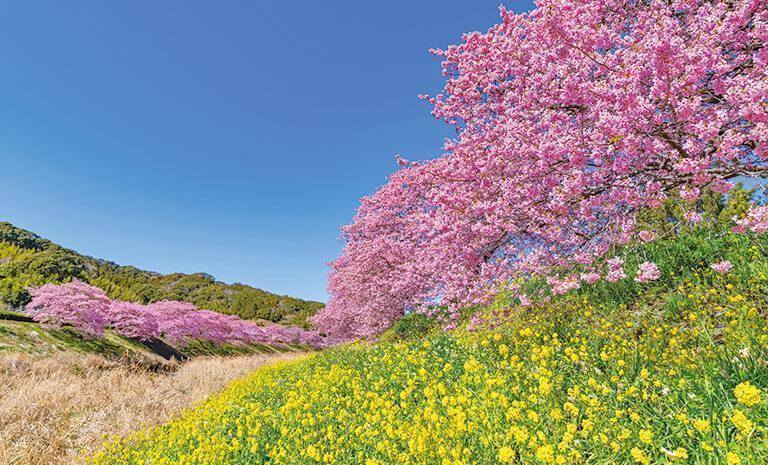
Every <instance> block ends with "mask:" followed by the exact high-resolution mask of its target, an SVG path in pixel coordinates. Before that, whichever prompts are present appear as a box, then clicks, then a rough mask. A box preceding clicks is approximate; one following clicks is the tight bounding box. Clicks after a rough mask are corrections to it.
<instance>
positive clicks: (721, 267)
mask: <svg viewBox="0 0 768 465" xmlns="http://www.w3.org/2000/svg"><path fill="white" fill-rule="evenodd" d="M709 267H710V268H712V269H713V270H715V271H717V272H718V273H721V274H728V273H729V272H730V271H731V269H732V268H733V263H731V262H729V261H728V260H724V261H721V262H717V263H713V264H711V265H709Z"/></svg>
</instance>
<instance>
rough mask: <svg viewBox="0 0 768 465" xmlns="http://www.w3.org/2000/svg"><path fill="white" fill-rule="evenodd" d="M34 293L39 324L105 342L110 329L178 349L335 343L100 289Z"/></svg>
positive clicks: (48, 288) (77, 286)
mask: <svg viewBox="0 0 768 465" xmlns="http://www.w3.org/2000/svg"><path fill="white" fill-rule="evenodd" d="M30 293H31V294H32V297H33V298H32V301H31V303H30V304H29V305H28V306H27V312H28V313H30V314H31V315H32V317H33V318H34V319H35V320H37V321H39V322H40V323H42V324H44V325H47V326H50V327H55V328H58V327H61V326H63V325H71V326H72V327H74V328H75V329H77V330H79V331H82V332H83V333H85V334H87V335H89V336H95V337H103V335H104V330H105V329H106V328H107V327H112V328H113V329H114V331H115V332H116V333H118V334H121V335H123V336H126V337H130V338H136V339H139V340H144V341H147V340H151V339H154V338H158V337H161V338H163V339H166V340H167V341H168V342H170V343H172V344H175V345H180V346H185V345H187V344H188V343H189V342H190V341H192V340H205V341H209V342H212V343H214V344H222V343H225V342H226V343H232V344H253V343H261V344H304V345H311V346H315V347H323V346H326V345H329V344H330V343H331V341H333V339H329V338H326V337H323V336H321V335H320V334H319V333H318V332H316V331H305V330H303V329H301V328H296V327H286V326H282V325H277V324H272V325H269V326H259V325H257V324H256V323H254V322H252V321H246V320H241V319H240V318H238V317H236V316H233V315H224V314H221V313H217V312H212V311H209V310H201V309H198V308H197V307H196V306H195V305H193V304H191V303H188V302H179V301H168V300H164V301H160V302H155V303H151V304H149V305H142V304H138V303H133V302H123V301H119V300H111V299H109V297H107V295H106V294H105V293H104V292H103V291H102V290H101V289H99V288H96V287H94V286H91V285H89V284H86V283H83V282H81V281H73V282H71V283H68V284H62V285H55V284H46V285H45V286H42V287H39V288H32V289H30Z"/></svg>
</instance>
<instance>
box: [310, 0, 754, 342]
mask: <svg viewBox="0 0 768 465" xmlns="http://www.w3.org/2000/svg"><path fill="white" fill-rule="evenodd" d="M766 39H768V3H766V2H765V1H763V0H733V1H728V2H724V1H722V2H718V1H705V0H669V1H666V0H665V1H661V0H650V1H643V2H638V1H633V0H584V1H578V2H574V1H571V0H539V1H538V2H537V8H536V9H534V10H533V11H531V12H530V13H526V14H514V13H513V12H510V11H506V10H504V9H503V8H502V10H501V22H500V23H499V24H497V25H495V26H493V27H491V28H490V29H489V30H488V31H487V32H485V33H480V32H474V33H470V34H466V35H465V36H464V38H463V42H462V43H461V44H459V45H453V46H450V47H448V48H447V49H446V50H438V51H435V53H436V54H437V55H439V56H441V57H443V59H444V62H443V70H444V75H445V77H446V84H445V88H444V90H443V92H442V93H441V94H439V95H437V96H434V97H425V98H427V99H428V100H429V102H431V104H432V105H433V106H434V111H433V113H434V115H435V116H436V117H438V118H440V119H443V120H445V121H446V122H447V123H449V124H451V125H454V126H455V128H456V132H457V136H456V138H455V139H453V140H450V141H448V142H447V143H446V146H445V148H446V153H445V154H444V155H443V156H441V157H440V158H437V159H434V160H431V161H427V162H418V163H417V162H408V161H406V160H403V159H399V162H400V163H401V164H402V165H403V168H402V169H401V170H399V171H397V172H396V173H395V174H393V175H392V176H391V177H390V179H389V182H388V183H387V184H386V185H385V186H383V187H381V188H380V189H379V190H378V191H377V192H376V193H375V194H374V195H372V196H370V197H366V198H364V199H362V201H361V205H360V207H359V210H358V212H357V214H356V216H355V218H354V221H353V223H352V224H350V225H349V226H346V227H345V228H344V229H343V238H344V239H345V241H346V247H345V249H344V251H343V254H342V256H341V257H340V258H339V259H337V260H336V261H335V262H333V263H332V274H331V276H330V279H329V285H328V288H329V293H330V296H331V298H330V302H329V305H328V306H327V308H326V309H325V310H324V311H322V312H320V314H319V315H318V316H317V317H316V318H315V320H314V322H315V323H316V324H317V325H318V327H320V328H321V329H323V330H327V331H337V332H339V333H342V334H347V335H349V336H350V337H359V336H367V335H371V334H376V333H378V332H380V331H381V329H382V328H386V327H387V326H389V325H390V324H391V323H392V322H393V321H395V319H397V318H399V317H400V316H401V315H402V314H403V313H404V312H407V311H410V310H413V309H419V308H424V307H429V308H436V306H439V307H440V308H442V309H445V310H447V312H448V313H449V314H452V315H453V316H456V315H457V313H456V310H457V309H458V308H459V307H460V306H466V305H467V304H484V303H487V302H488V300H489V299H490V298H492V296H493V295H495V292H496V291H497V290H498V288H499V287H501V286H503V285H506V284H507V283H509V282H510V281H512V280H513V279H514V278H515V277H517V276H520V275H521V274H528V273H543V272H546V271H547V270H548V269H550V268H551V267H552V266H560V265H563V264H567V263H574V262H576V263H581V264H584V265H588V264H590V263H592V262H594V261H595V259H596V258H597V257H601V256H604V255H605V254H607V253H609V252H610V250H611V248H612V246H615V245H621V244H624V243H626V242H627V241H630V240H632V239H634V238H635V237H637V236H638V235H640V234H639V233H640V231H638V228H637V222H636V215H637V212H638V211H640V210H642V209H644V208H656V207H659V206H660V205H662V204H663V203H664V202H665V201H666V200H667V199H669V198H670V196H672V195H679V196H680V197H681V198H682V199H683V200H684V201H687V202H691V201H693V200H695V199H697V198H698V197H699V196H700V195H701V193H702V192H703V191H704V190H712V191H715V192H721V193H722V192H728V191H729V190H730V189H731V187H732V186H733V184H732V182H731V181H730V180H732V179H733V178H734V177H736V176H740V175H765V174H766V172H768V169H767V165H766V161H767V159H768V138H767V137H766V135H767V134H768V110H767V108H768V104H767V103H766V102H767V99H768V74H767V73H768V47H765V46H764V44H765V42H766ZM763 213H766V212H765V210H764V209H760V208H758V209H755V210H753V211H752V212H750V215H749V217H748V218H747V219H746V220H745V221H746V222H747V223H749V224H750V226H751V227H752V230H753V231H758V230H768V227H765V226H764V225H765V224H768V221H764V220H763V218H764V216H763ZM686 217H687V219H688V221H690V223H692V224H693V223H698V222H699V221H700V220H701V215H700V214H699V213H698V212H696V211H691V212H689V213H688V214H687V215H686ZM766 217H768V216H766ZM640 237H641V239H642V240H645V241H648V240H652V239H653V234H652V233H643V234H642V235H640ZM623 273H624V272H623V271H622V270H621V268H620V267H617V268H615V269H612V270H610V271H609V273H608V276H607V278H608V279H623V277H624V276H623ZM651 275H652V273H651ZM651 275H643V278H645V276H651ZM589 278H590V279H592V278H594V275H591V274H590V275H589ZM568 279H569V278H568ZM568 286H571V284H568Z"/></svg>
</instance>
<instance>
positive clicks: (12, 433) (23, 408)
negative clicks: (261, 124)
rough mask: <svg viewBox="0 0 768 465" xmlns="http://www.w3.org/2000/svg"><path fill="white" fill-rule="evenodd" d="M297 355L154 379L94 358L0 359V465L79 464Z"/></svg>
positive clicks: (199, 364)
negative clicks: (110, 443)
mask: <svg viewBox="0 0 768 465" xmlns="http://www.w3.org/2000/svg"><path fill="white" fill-rule="evenodd" d="M301 355H303V354H298V353H286V354H259V355H247V356H240V357H229V358H223V357H204V358H197V359H193V360H191V361H189V362H186V363H184V364H181V365H180V366H179V367H178V368H177V369H175V370H173V371H167V372H159V373H153V372H150V371H147V370H146V369H143V368H140V367H137V366H127V365H125V364H121V363H119V362H114V361H109V360H107V359H105V358H102V357H99V356H95V355H82V354H74V353H58V354H55V355H52V356H49V357H45V358H42V359H41V358H33V357H31V356H26V355H3V356H0V464H8V465H16V464H23V465H27V464H39V465H45V464H67V463H80V462H81V461H82V458H83V454H84V453H86V454H87V453H89V452H91V451H93V450H94V449H95V448H97V447H98V446H99V445H100V444H102V442H103V436H104V435H113V434H117V435H125V434H127V433H129V432H131V431H135V430H137V429H140V428H142V427H144V426H149V425H156V424H159V423H162V422H166V421H168V420H169V419H171V418H172V417H175V416H177V415H178V414H179V413H181V412H182V411H183V410H184V409H185V408H188V407H190V406H192V405H193V404H194V403H196V402H198V401H200V400H202V399H204V398H205V397H207V396H209V395H210V394H212V393H214V392H217V391H219V390H220V389H221V388H222V387H224V386H225V385H226V384H227V383H228V382H229V381H231V380H233V379H235V378H238V377H241V376H243V375H245V374H246V373H248V372H250V371H252V370H254V369H256V368H258V367H259V366H261V365H264V364H267V363H271V362H273V361H277V360H285V359H290V358H295V357H298V356H301Z"/></svg>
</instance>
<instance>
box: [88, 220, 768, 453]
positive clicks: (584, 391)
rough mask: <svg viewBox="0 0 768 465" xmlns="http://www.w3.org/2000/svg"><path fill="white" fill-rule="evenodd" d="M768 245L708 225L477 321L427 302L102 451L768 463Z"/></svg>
mask: <svg viewBox="0 0 768 465" xmlns="http://www.w3.org/2000/svg"><path fill="white" fill-rule="evenodd" d="M767 245H768V243H767V242H766V239H765V238H759V239H758V238H750V237H747V236H739V235H734V234H730V233H727V234H722V235H721V234H714V233H712V231H708V230H697V231H693V232H690V233H686V234H683V235H682V236H680V237H679V238H674V239H673V240H663V241H657V242H654V243H653V244H650V245H647V246H645V247H643V248H642V250H640V251H639V253H640V254H642V255H643V256H647V257H648V259H650V260H654V261H655V262H656V263H658V265H659V268H660V270H661V277H660V278H659V279H658V280H654V281H650V282H645V283H640V282H637V281H635V280H632V279H624V280H622V281H619V282H615V283H606V282H601V283H597V284H590V285H585V286H583V287H582V288H581V289H579V290H577V291H574V292H570V293H568V294H566V295H563V296H558V297H555V298H553V300H552V301H550V302H542V303H539V304H536V305H535V306H534V307H524V306H520V305H518V304H516V303H515V301H516V300H515V299H512V298H509V297H508V296H505V295H503V294H502V295H501V296H500V297H499V299H498V301H497V303H496V304H495V305H493V306H492V307H490V308H488V309H485V310H482V311H481V312H480V313H479V315H482V316H483V317H484V319H483V321H484V323H483V324H478V325H475V326H476V329H475V330H469V329H468V328H466V320H465V324H464V325H462V327H461V328H460V329H458V330H456V331H450V332H443V331H440V330H439V329H438V328H437V327H434V328H433V329H432V330H430V329H429V327H430V326H431V325H430V324H429V322H428V321H427V320H425V319H424V318H423V317H422V316H420V315H417V314H413V315H412V316H407V317H405V318H403V319H402V320H400V321H399V322H398V323H397V324H396V325H395V327H394V328H392V330H390V332H389V333H388V334H387V337H385V338H383V340H382V341H381V342H379V343H378V344H375V345H369V344H352V345H346V346H342V347H338V348H336V349H332V350H328V351H325V352H323V353H320V354H317V355H315V356H313V357H311V358H309V359H308V360H304V361H298V362H291V363H288V364H281V365H278V366H273V367H267V368H264V369H261V370H259V371H258V372H256V373H255V374H253V375H251V376H250V377H248V378H245V379H243V380H240V381H237V382H235V383H233V384H232V385H230V387H229V388H228V389H227V390H225V391H224V392H223V393H222V394H221V395H218V396H214V397H213V398H212V399H210V400H209V401H207V402H205V403H203V404H201V405H200V406H199V407H197V408H196V409H194V410H191V411H188V412H187V413H186V414H185V415H183V416H182V417H181V418H180V419H177V420H174V421H172V422H170V423H168V424H166V425H164V426H161V427H157V428H153V429H150V430H147V431H143V432H140V433H137V434H135V435H134V436H131V437H129V438H127V439H123V440H121V441H118V442H114V443H111V444H109V445H108V446H107V447H106V449H105V450H103V451H102V452H100V453H99V454H97V455H96V456H95V457H94V459H93V463H95V464H114V463H120V464H133V463H135V464H139V463H148V462H150V461H151V462H152V463H227V464H250V463H291V464H298V463H301V464H312V463H334V464H366V465H376V464H390V463H401V464H406V463H413V464H432V463H450V464H491V463H509V464H512V463H539V464H564V463H601V464H607V463H638V464H644V465H648V464H650V463H702V464H703V463H727V464H729V465H736V464H761V463H766V462H768V448H766V444H768V442H767V441H766V437H767V436H766V435H767V433H768V350H767V348H768V319H767V318H766V317H767V316H768V314H766V310H765V302H766V299H768V257H767V256H766V254H765V253H764V250H765V247H766V246H767ZM719 260H728V261H730V262H731V263H733V269H732V270H723V269H720V271H718V270H716V269H714V268H712V267H711V266H710V265H711V264H712V263H714V262H717V261H719ZM425 323H427V324H426V325H425ZM425 330H426V332H425ZM384 340H386V341H384ZM387 341H388V342H387Z"/></svg>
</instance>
